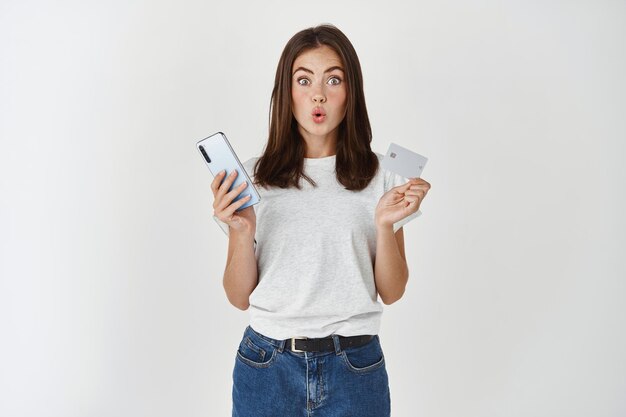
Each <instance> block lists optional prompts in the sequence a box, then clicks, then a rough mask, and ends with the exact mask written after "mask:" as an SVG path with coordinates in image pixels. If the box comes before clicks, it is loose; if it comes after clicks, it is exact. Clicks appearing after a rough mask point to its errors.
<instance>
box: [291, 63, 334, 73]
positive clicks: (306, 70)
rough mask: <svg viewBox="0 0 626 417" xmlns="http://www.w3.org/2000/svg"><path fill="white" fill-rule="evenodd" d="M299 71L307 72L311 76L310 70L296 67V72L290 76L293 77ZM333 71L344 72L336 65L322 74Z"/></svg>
mask: <svg viewBox="0 0 626 417" xmlns="http://www.w3.org/2000/svg"><path fill="white" fill-rule="evenodd" d="M300 70H302V71H305V72H308V73H310V74H313V71H311V70H310V69H308V68H304V67H298V68H296V70H295V71H294V72H293V74H292V75H294V74H295V73H296V72H298V71H300ZM333 70H339V71H341V72H344V71H343V68H341V67H340V66H338V65H335V66H334V67H330V68H328V69H327V70H326V71H324V74H326V73H327V72H331V71H333Z"/></svg>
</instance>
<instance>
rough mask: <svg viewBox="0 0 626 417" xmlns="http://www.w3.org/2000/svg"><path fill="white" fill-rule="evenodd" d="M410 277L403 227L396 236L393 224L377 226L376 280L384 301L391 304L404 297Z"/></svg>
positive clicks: (377, 288)
mask: <svg viewBox="0 0 626 417" xmlns="http://www.w3.org/2000/svg"><path fill="white" fill-rule="evenodd" d="M408 279H409V268H408V266H407V263H406V256H405V254H404V232H403V230H402V228H400V229H398V231H397V232H396V233H395V236H394V233H393V225H389V226H377V227H376V260H375V262H374V280H375V282H376V290H377V291H378V294H380V298H381V300H382V301H383V303H385V304H387V305H389V304H392V303H394V302H396V301H398V300H399V299H400V298H402V295H403V294H404V290H405V287H406V283H407V281H408Z"/></svg>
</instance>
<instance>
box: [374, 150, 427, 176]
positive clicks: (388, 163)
mask: <svg viewBox="0 0 626 417" xmlns="http://www.w3.org/2000/svg"><path fill="white" fill-rule="evenodd" d="M427 161H428V158H426V157H425V156H422V155H420V154H418V153H415V152H413V151H411V150H409V149H407V148H403V147H402V146H400V145H397V144H395V143H391V144H390V145H389V149H388V150H387V153H386V154H385V157H384V158H383V161H382V163H381V165H382V167H383V168H384V169H386V170H388V171H391V172H393V173H396V174H398V175H401V176H403V177H406V178H419V177H420V175H422V171H423V170H424V166H426V162H427Z"/></svg>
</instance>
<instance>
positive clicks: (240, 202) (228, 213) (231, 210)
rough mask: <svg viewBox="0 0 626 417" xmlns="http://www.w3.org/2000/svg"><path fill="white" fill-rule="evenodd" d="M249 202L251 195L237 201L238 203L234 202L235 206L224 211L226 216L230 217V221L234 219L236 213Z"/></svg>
mask: <svg viewBox="0 0 626 417" xmlns="http://www.w3.org/2000/svg"><path fill="white" fill-rule="evenodd" d="M248 200H250V194H248V195H247V196H245V197H242V198H240V199H239V200H237V201H236V202H234V203H233V204H231V205H230V206H228V208H227V209H226V210H224V213H225V214H226V216H228V217H229V219H230V220H232V219H233V216H234V214H235V211H236V210H237V209H238V208H239V207H241V206H243V205H244V204H246V203H247V202H248Z"/></svg>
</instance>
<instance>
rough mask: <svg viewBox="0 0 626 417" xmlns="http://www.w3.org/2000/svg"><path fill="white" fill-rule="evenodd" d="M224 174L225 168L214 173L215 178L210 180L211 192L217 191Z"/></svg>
mask: <svg viewBox="0 0 626 417" xmlns="http://www.w3.org/2000/svg"><path fill="white" fill-rule="evenodd" d="M225 174H226V170H225V169H223V170H221V171H220V172H218V173H217V174H216V175H215V178H213V181H211V191H213V194H216V193H217V190H218V188H219V187H220V184H221V183H222V180H223V179H224V175H225Z"/></svg>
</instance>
